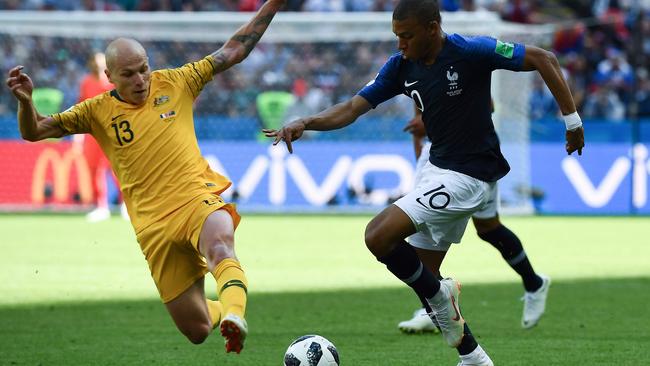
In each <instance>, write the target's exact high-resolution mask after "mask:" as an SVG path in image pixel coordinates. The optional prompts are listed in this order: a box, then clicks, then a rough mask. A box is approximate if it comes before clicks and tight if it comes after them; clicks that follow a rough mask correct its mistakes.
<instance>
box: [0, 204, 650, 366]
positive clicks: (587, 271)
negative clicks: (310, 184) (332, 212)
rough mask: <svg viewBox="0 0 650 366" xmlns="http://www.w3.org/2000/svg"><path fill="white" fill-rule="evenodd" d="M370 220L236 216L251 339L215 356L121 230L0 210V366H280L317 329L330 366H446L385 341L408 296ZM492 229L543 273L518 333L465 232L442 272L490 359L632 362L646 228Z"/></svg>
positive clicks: (555, 221)
mask: <svg viewBox="0 0 650 366" xmlns="http://www.w3.org/2000/svg"><path fill="white" fill-rule="evenodd" d="M369 219H370V217H366V216H349V217H335V216H245V217H244V220H243V221H242V224H241V225H240V228H239V229H238V231H237V235H236V241H237V252H238V255H239V257H240V259H241V261H242V262H243V264H244V266H245V269H246V271H247V274H248V277H249V281H250V285H251V291H250V300H249V309H248V314H247V319H248V322H249V326H250V328H251V334H250V336H249V339H248V340H247V343H246V347H245V349H244V351H243V352H242V354H241V355H231V354H228V355H226V354H224V351H223V341H222V339H221V337H219V336H218V335H216V334H215V335H213V336H211V337H210V338H209V339H208V341H207V342H206V343H204V344H203V345H200V346H195V345H191V344H190V343H189V342H188V341H186V340H185V339H184V338H183V336H182V335H180V333H179V332H178V331H177V330H176V329H175V327H174V325H173V323H172V321H171V319H170V318H169V316H168V315H167V313H166V311H165V309H164V307H163V306H162V305H161V303H160V301H159V300H158V297H157V292H156V291H155V288H154V285H153V281H152V280H151V278H150V276H149V273H148V269H147V265H146V262H145V261H144V258H143V256H142V254H141V253H140V251H139V247H138V245H137V243H136V241H135V238H134V235H133V231H132V229H131V227H130V226H129V224H128V223H126V222H123V221H121V220H120V219H113V220H110V221H107V222H103V223H99V224H93V225H91V224H87V223H85V221H84V219H83V217H81V216H37V215H35V216H31V215H3V216H0V232H2V234H3V235H2V245H1V246H0V248H1V252H0V253H1V254H0V268H2V269H1V270H0V294H2V296H1V297H0V364H2V365H5V364H6V365H38V364H41V365H70V364H82V365H87V364H96V365H142V364H153V365H203V364H216V365H222V364H225V365H234V366H236V365H280V364H282V356H283V354H284V351H285V349H286V347H287V346H288V344H289V343H290V342H291V341H292V340H293V339H294V338H296V337H298V336H300V335H303V334H310V333H317V334H321V335H323V336H325V337H327V338H328V339H330V340H331V341H333V342H334V343H335V344H336V346H337V348H338V350H339V353H340V355H341V362H342V364H343V365H390V366H392V365H409V366H412V365H455V364H456V362H457V355H456V352H455V350H453V349H450V348H448V347H446V346H445V345H444V344H443V341H442V339H441V337H440V336H434V335H411V336H407V335H402V334H400V333H399V332H398V331H397V328H396V324H397V322H399V321H400V320H404V319H406V318H408V317H409V316H410V315H411V312H412V311H413V310H414V309H415V307H416V306H417V301H416V298H415V296H414V295H413V294H412V293H411V292H410V290H409V289H407V288H406V287H405V286H404V285H402V284H401V283H400V282H398V281H397V280H396V279H394V278H392V277H391V275H390V274H389V273H388V272H387V271H386V270H385V269H384V268H383V266H382V265H381V264H379V263H378V262H376V261H375V260H374V258H373V257H372V256H371V255H370V254H369V253H368V252H367V250H366V249H365V246H364V245H363V230H364V227H365V224H366V223H367V222H368V221H369ZM503 221H504V223H505V224H506V225H507V226H508V227H510V228H511V229H512V230H513V231H515V232H516V233H517V234H518V235H519V237H520V238H521V239H522V241H523V243H524V247H525V248H526V251H527V253H528V255H529V257H530V258H531V261H532V263H533V265H534V266H535V268H536V269H537V270H539V271H540V272H544V273H547V274H549V275H550V276H551V277H552V279H553V284H552V286H551V292H550V297H549V303H548V309H547V313H546V315H545V316H544V318H543V319H542V321H541V323H540V325H539V326H538V327H536V328H535V329H532V330H522V329H521V328H520V327H519V320H520V316H521V306H522V305H521V302H519V301H518V299H519V297H520V296H521V295H522V291H523V289H522V287H521V285H520V283H519V282H518V278H517V276H516V275H515V274H514V272H512V270H510V269H509V268H508V267H507V265H506V264H505V262H503V260H502V259H501V258H500V256H499V254H498V252H497V251H496V250H494V249H493V248H492V247H491V246H490V245H489V244H486V243H484V242H482V241H481V240H480V239H478V238H477V237H476V236H475V235H474V234H473V229H472V227H471V224H470V227H469V228H468V232H467V234H466V236H465V238H464V240H463V244H461V245H457V246H454V247H452V250H451V251H450V253H449V254H448V258H447V259H446V261H445V264H444V267H443V272H444V274H447V275H453V276H454V277H455V278H458V279H459V280H460V281H461V282H463V285H464V287H463V293H462V295H461V305H462V307H463V314H464V315H465V317H466V319H467V320H468V323H469V324H470V326H471V327H472V330H473V332H474V334H475V336H476V337H477V338H478V340H479V342H480V343H481V344H482V346H483V347H484V348H485V349H486V350H487V351H488V352H489V353H490V356H491V357H492V358H493V360H494V361H495V363H496V364H497V365H574V364H586V365H638V364H645V363H647V356H646V354H647V352H646V351H645V348H646V347H647V345H648V344H650V313H649V312H648V310H647V305H646V304H647V303H648V302H650V291H648V289H649V288H650V245H648V244H650V243H649V242H648V237H647V232H648V231H647V230H648V227H650V219H649V218H611V217H590V218H570V217H559V218H550V217H527V218H519V217H516V218H515V217H512V218H504V219H503ZM214 287H215V286H214V283H213V282H210V281H208V282H207V289H208V293H210V294H212V295H214Z"/></svg>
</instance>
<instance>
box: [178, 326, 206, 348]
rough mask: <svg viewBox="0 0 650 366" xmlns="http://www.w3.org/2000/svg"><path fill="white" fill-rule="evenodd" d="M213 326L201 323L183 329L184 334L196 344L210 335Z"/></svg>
mask: <svg viewBox="0 0 650 366" xmlns="http://www.w3.org/2000/svg"><path fill="white" fill-rule="evenodd" d="M211 331H212V328H211V327H210V325H209V324H200V325H196V326H193V327H190V328H188V329H184V330H183V334H184V335H185V337H187V339H188V340H189V341H190V342H192V343H194V344H201V343H203V342H205V340H206V339H207V338H208V336H209V335H210V332H211Z"/></svg>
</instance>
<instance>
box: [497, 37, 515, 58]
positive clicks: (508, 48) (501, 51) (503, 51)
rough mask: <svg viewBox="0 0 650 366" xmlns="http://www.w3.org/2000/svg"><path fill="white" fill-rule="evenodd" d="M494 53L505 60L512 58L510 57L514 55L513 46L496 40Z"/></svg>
mask: <svg viewBox="0 0 650 366" xmlns="http://www.w3.org/2000/svg"><path fill="white" fill-rule="evenodd" d="M494 52H496V53H497V54H498V55H501V56H503V57H505V58H512V55H513V54H514V53H515V45H514V44H512V43H506V42H501V41H499V40H497V46H496V48H495V49H494Z"/></svg>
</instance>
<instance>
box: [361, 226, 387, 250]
mask: <svg viewBox="0 0 650 366" xmlns="http://www.w3.org/2000/svg"><path fill="white" fill-rule="evenodd" d="M383 239H384V238H383V236H382V235H381V230H380V228H379V226H378V225H374V224H373V222H370V223H369V224H368V226H366V233H365V241H366V247H367V248H368V249H369V250H370V251H371V252H372V253H375V254H376V253H378V252H380V251H382V249H383V248H384V247H385V246H386V243H384V240H383Z"/></svg>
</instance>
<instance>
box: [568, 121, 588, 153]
mask: <svg viewBox="0 0 650 366" xmlns="http://www.w3.org/2000/svg"><path fill="white" fill-rule="evenodd" d="M565 147H566V152H567V154H569V155H571V154H572V153H573V152H574V151H578V155H582V148H583V147H585V130H584V128H582V127H578V128H576V129H575V130H571V131H567V132H566V145H565Z"/></svg>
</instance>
